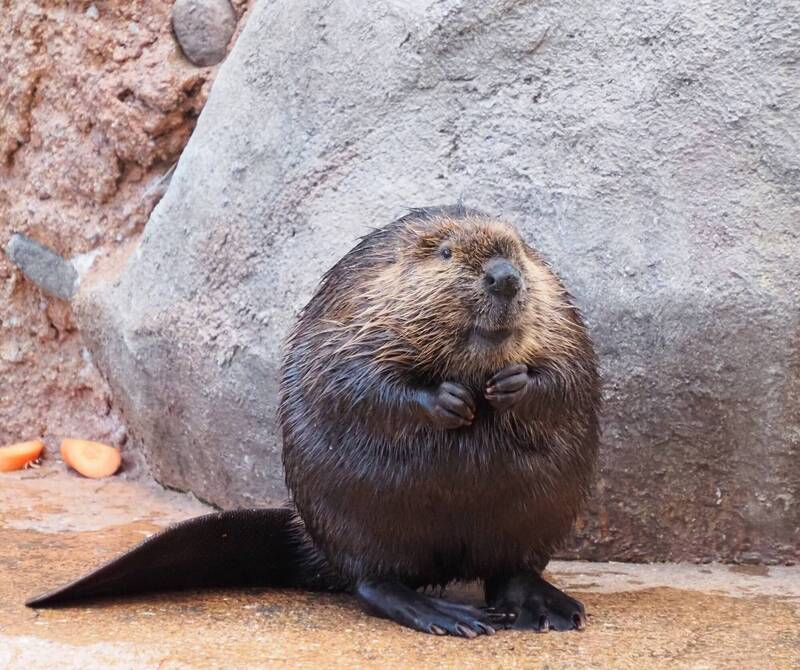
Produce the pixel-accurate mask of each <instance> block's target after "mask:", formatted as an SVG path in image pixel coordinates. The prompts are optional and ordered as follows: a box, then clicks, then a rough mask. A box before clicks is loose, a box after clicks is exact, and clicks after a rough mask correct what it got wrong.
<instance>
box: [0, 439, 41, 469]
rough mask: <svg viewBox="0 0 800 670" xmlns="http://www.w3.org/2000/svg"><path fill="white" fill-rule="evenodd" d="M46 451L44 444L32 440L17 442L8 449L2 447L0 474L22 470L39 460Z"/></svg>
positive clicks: (0, 451)
mask: <svg viewBox="0 0 800 670" xmlns="http://www.w3.org/2000/svg"><path fill="white" fill-rule="evenodd" d="M42 449H44V442H42V441H41V440H31V441H30V442H17V443H16V444H9V445H8V446H7V447H0V472H11V470H22V468H24V467H25V466H26V465H28V463H30V462H31V461H35V460H36V459H37V458H39V454H41V453H42Z"/></svg>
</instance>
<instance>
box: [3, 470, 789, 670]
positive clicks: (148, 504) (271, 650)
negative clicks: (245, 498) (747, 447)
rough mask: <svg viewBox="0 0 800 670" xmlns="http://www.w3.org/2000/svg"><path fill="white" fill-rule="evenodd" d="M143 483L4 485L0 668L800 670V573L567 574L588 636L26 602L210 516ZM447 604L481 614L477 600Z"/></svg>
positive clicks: (255, 610)
mask: <svg viewBox="0 0 800 670" xmlns="http://www.w3.org/2000/svg"><path fill="white" fill-rule="evenodd" d="M182 498H184V496H180V495H178V494H175V493H171V492H164V491H154V490H152V487H147V486H144V485H143V484H142V483H140V482H130V481H128V482H121V481H118V480H117V481H107V482H97V481H89V480H86V479H81V478H78V477H74V476H72V475H71V474H69V473H67V472H65V470H64V469H63V466H60V465H53V466H51V467H48V468H44V469H42V470H38V471H25V472H19V473H4V474H2V475H0V547H2V548H3V549H2V552H0V567H2V568H3V573H4V575H6V576H8V577H9V578H8V579H0V668H3V670H30V669H31V668H37V669H38V668H53V669H54V670H73V669H74V670H86V669H87V668H92V669H93V668H103V669H104V670H155V669H156V668H158V669H160V670H188V669H189V668H192V669H194V670H211V669H218V670H276V669H279V668H305V669H308V668H342V669H345V668H346V669H348V670H349V669H350V668H359V669H361V668H379V669H381V670H385V669H387V668H391V669H394V668H397V669H398V670H399V669H403V670H404V669H406V668H437V669H439V668H452V669H454V670H455V669H457V670H465V669H473V668H474V669H478V670H486V669H488V668H504V669H506V668H508V669H513V670H523V669H524V670H577V669H598V668H603V669H605V668H613V669H614V670H642V668H647V669H648V670H650V669H653V670H657V669H660V668H681V669H684V670H711V669H713V670H728V669H730V670H741V669H742V668H768V669H769V670H796V669H797V667H798V666H800V567H797V566H795V567H772V568H767V567H766V566H722V565H700V566H698V565H687V564H683V565H653V566H649V565H626V564H622V563H585V562H563V561H559V562H557V563H555V564H553V565H552V566H551V571H550V576H551V578H552V579H553V580H554V581H555V582H556V583H557V584H559V585H560V586H562V587H563V588H566V589H567V590H568V591H570V592H573V593H575V594H576V595H578V596H579V597H580V598H581V600H583V602H584V603H585V604H586V606H587V610H588V612H589V625H588V626H587V628H586V630H585V631H583V632H581V633H549V634H546V635H542V634H536V633H531V632H526V631H499V632H498V633H497V634H496V635H493V636H491V637H481V638H478V639H476V640H463V639H453V638H440V637H436V636H432V635H423V634H421V633H416V632H414V631H410V630H407V629H404V628H401V627H400V626H398V625H396V624H393V623H391V622H388V621H382V620H380V619H376V618H374V617H368V616H367V615H366V614H364V613H363V612H361V610H360V608H359V607H358V606H357V605H356V604H355V602H354V601H353V599H352V598H349V597H346V596H341V595H330V594H310V593H304V592H302V591H292V590H274V589H231V590H226V591H222V590H211V591H203V592H187V593H177V594H162V595H146V596H140V597H136V598H127V599H121V600H116V601H108V602H102V603H101V602H94V603H85V604H84V605H82V606H80V607H76V608H71V609H66V610H65V609H61V610H58V609H56V610H41V611H38V612H37V611H33V610H30V609H26V608H25V607H24V606H23V604H22V603H23V601H24V599H25V598H26V597H29V596H30V595H31V594H33V593H37V592H40V591H41V590H43V589H46V588H49V587H51V586H55V585H57V584H61V583H63V582H64V581H66V580H68V579H71V578H72V577H75V576H76V575H78V574H81V573H82V572H84V571H85V570H86V568H87V567H88V566H90V565H91V566H94V565H98V564H100V563H102V562H103V561H105V560H107V559H109V558H111V557H112V556H115V555H117V554H119V553H120V552H121V551H123V550H124V549H126V548H128V547H130V546H131V545H132V544H134V543H135V542H138V541H140V540H141V539H142V538H143V537H144V536H146V535H149V534H150V533H153V532H155V531H156V530H158V529H159V528H160V527H162V526H164V525H165V524H167V523H169V522H172V521H176V520H179V519H182V518H186V517H189V516H193V515H196V514H198V513H199V512H201V511H202V506H201V505H198V504H197V503H196V502H195V503H192V502H191V501H187V500H182ZM448 595H449V596H450V597H453V598H458V599H464V600H468V601H469V600H472V599H477V598H478V596H479V593H478V590H477V588H476V587H475V586H472V585H471V586H470V587H468V588H463V587H458V588H457V589H456V590H454V592H449V594H448Z"/></svg>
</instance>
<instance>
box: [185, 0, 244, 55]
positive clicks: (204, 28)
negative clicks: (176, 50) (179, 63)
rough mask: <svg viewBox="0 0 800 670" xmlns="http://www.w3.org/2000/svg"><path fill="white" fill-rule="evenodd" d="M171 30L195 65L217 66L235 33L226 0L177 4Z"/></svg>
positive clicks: (233, 19) (233, 20)
mask: <svg viewBox="0 0 800 670" xmlns="http://www.w3.org/2000/svg"><path fill="white" fill-rule="evenodd" d="M172 30H173V31H174V33H175V37H176V39H177V40H178V44H180V47H181V50H182V51H183V53H184V55H185V56H186V58H188V59H189V60H190V61H191V62H192V63H193V64H194V65H198V66H200V67H205V66H208V65H216V64H217V63H219V62H220V61H221V60H222V59H223V58H225V54H226V52H227V48H228V42H230V41H231V37H232V36H233V32H234V30H236V13H235V12H234V11H233V7H231V4H230V2H228V0H176V1H175V4H174V5H173V6H172Z"/></svg>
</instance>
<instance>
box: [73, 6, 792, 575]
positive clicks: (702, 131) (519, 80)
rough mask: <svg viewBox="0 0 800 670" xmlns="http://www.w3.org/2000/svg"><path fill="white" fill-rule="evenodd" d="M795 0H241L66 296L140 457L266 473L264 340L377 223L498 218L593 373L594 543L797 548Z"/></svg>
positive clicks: (227, 493)
mask: <svg viewBox="0 0 800 670" xmlns="http://www.w3.org/2000/svg"><path fill="white" fill-rule="evenodd" d="M792 8H793V5H792V3H790V2H788V1H785V0H784V1H783V2H777V3H760V4H753V3H748V2H745V1H744V0H738V1H735V2H722V1H721V0H702V1H701V2H696V0H691V2H690V1H689V0H670V1H669V2H662V1H658V2H656V1H655V0H648V1H646V2H644V3H638V4H636V5H635V6H632V5H631V4H630V3H627V2H619V1H612V2H606V1H604V2H599V1H598V2H588V3H568V2H562V1H560V0H547V1H545V2H505V1H500V0H496V1H492V2H478V1H477V0H445V1H444V2H434V1H433V0H415V1H414V2H408V3H405V2H404V3H392V2H377V3H369V4H359V5H358V6H357V7H356V6H355V5H353V4H351V3H332V2H326V3H319V2H311V1H310V0H282V1H276V2H269V3H267V2H262V3H261V4H259V5H257V6H256V8H255V9H254V10H253V13H252V15H251V18H250V20H249V22H248V25H247V27H246V29H245V31H244V33H243V34H242V37H241V38H240V40H239V42H238V43H237V45H236V47H235V49H234V50H233V52H232V54H231V55H230V56H229V58H228V59H227V61H226V62H225V64H224V65H223V66H222V70H221V75H220V77H219V79H218V80H217V82H216V83H215V85H214V90H213V93H212V95H211V97H210V99H209V102H208V105H207V107H206V108H205V110H204V111H203V114H202V116H201V118H200V120H199V123H198V127H197V131H196V132H195V134H194V135H193V137H192V139H191V141H190V142H189V144H188V146H187V148H186V150H185V152H184V153H183V155H182V157H181V160H180V162H179V164H178V167H177V169H176V172H175V175H174V178H173V180H172V183H171V185H170V187H169V190H168V192H167V194H166V195H165V197H164V199H163V200H162V201H161V203H160V204H159V206H158V207H157V208H156V209H155V211H154V213H153V215H152V217H151V219H150V221H149V223H148V224H147V227H146V229H145V232H144V235H143V238H142V242H141V246H140V247H139V248H138V249H137V250H136V251H135V253H134V254H133V255H132V256H131V261H130V263H129V265H128V266H127V268H126V270H125V272H124V273H123V274H122V276H121V277H120V278H119V281H118V282H115V283H109V282H100V281H98V282H95V283H94V284H92V285H91V286H90V285H88V284H87V286H86V290H83V291H82V292H81V294H80V295H79V302H80V314H81V324H82V327H83V328H84V329H85V331H86V333H87V334H88V337H89V339H90V341H91V342H92V343H93V347H94V348H95V351H96V352H97V355H98V360H99V362H100V364H101V366H102V369H103V370H104V371H105V373H106V374H107V375H108V377H109V379H110V381H111V383H112V386H113V388H114V391H115V397H117V398H118V399H119V402H120V404H121V406H122V407H123V408H124V410H125V413H126V415H127V417H128V419H129V423H130V427H131V429H132V431H133V435H134V438H135V442H136V444H137V445H138V446H140V447H141V448H142V449H143V450H144V453H145V454H146V456H147V458H148V459H149V462H150V464H151V466H152V469H153V472H154V473H155V475H156V476H157V477H158V479H159V480H160V481H162V482H164V483H166V484H168V485H170V486H175V487H179V488H183V489H190V490H192V491H195V492H196V493H197V494H198V495H200V496H201V497H203V498H206V499H209V500H211V501H213V502H216V503H218V504H221V505H225V506H230V505H235V504H252V503H254V502H255V503H261V502H266V501H268V500H270V499H276V498H280V497H281V496H282V495H283V492H282V486H281V481H282V476H281V468H280V458H279V448H280V446H279V437H278V435H277V434H276V430H275V423H274V411H275V404H276V398H277V369H278V365H279V356H280V350H281V343H282V340H283V338H284V336H285V334H286V332H287V329H288V328H289V326H290V324H291V322H292V320H293V319H294V317H295V314H296V312H297V311H298V309H300V307H301V306H302V305H303V304H304V303H305V302H306V300H307V299H308V298H309V296H310V295H311V292H312V291H313V288H314V286H315V284H316V282H317V281H318V279H319V277H320V275H321V273H322V272H323V271H324V270H325V269H326V268H328V267H329V266H330V265H331V264H332V263H333V262H334V261H335V260H336V259H337V258H338V257H339V256H341V255H342V254H343V253H344V252H345V251H346V250H347V249H348V248H350V247H351V246H352V245H353V243H354V241H355V240H356V238H357V237H358V236H359V235H361V234H363V233H364V232H366V231H367V230H368V229H369V227H370V226H375V225H380V224H383V223H385V222H388V221H389V220H391V219H393V218H394V217H396V216H398V215H400V214H402V213H403V212H404V207H405V206H409V205H413V206H416V205H424V204H431V203H440V202H452V201H454V200H455V199H456V198H458V197H459V196H463V197H464V198H465V199H466V202H467V204H469V205H473V206H480V207H483V208H486V209H488V210H490V211H493V212H497V213H502V214H503V215H506V216H507V217H509V218H510V219H512V220H513V221H515V222H516V223H517V224H518V225H519V226H520V228H521V229H522V230H523V231H524V234H525V235H526V237H527V238H529V239H530V241H531V242H533V243H535V244H536V245H537V246H538V247H540V248H541V249H542V250H543V251H544V252H545V254H546V255H547V256H548V257H549V258H550V259H551V261H552V262H553V264H554V266H555V267H556V268H557V269H558V270H559V271H560V273H561V274H562V275H563V276H564V277H565V279H566V281H567V284H568V285H569V286H570V287H571V288H572V289H573V291H574V293H575V295H576V297H577V300H578V302H579V304H580V305H582V306H583V308H584V311H585V313H586V316H587V319H588V322H589V325H590V327H591V330H592V332H593V334H594V337H595V339H596V342H597V346H598V350H599V353H600V356H601V358H602V365H603V372H604V376H605V380H606V409H605V418H604V425H605V436H604V448H603V451H602V465H601V472H600V477H599V484H598V493H597V495H596V497H595V499H594V502H593V504H592V507H591V509H590V510H589V512H588V513H587V514H586V515H585V517H584V518H583V519H582V520H581V522H580V524H579V528H578V537H577V540H576V543H575V547H576V548H575V550H574V551H572V552H571V553H572V554H574V555H579V556H583V557H589V558H593V559H602V558H608V557H613V558H616V559H631V560H646V559H670V560H673V559H676V560H677V559H681V560H682V559H695V560H709V559H723V560H735V561H752V560H757V559H760V560H765V561H769V562H776V561H794V560H797V559H798V558H800V477H798V472H799V471H800V409H799V408H800V315H799V314H798V309H797V300H798V287H799V286H800V262H798V261H800V231H799V230H798V227H797V221H798V217H799V216H800V200H799V199H798V187H799V186H800V151H798V138H799V137H800V72H799V71H798V62H799V61H798V59H799V58H800V51H798V49H799V48H800V47H799V46H798V45H800V18H799V17H798V15H797V13H796V12H794V11H792Z"/></svg>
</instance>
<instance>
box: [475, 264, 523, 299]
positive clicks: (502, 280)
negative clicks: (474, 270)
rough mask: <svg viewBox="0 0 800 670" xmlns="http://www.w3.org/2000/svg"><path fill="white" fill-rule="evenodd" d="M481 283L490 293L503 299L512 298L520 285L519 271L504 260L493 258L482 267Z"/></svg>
mask: <svg viewBox="0 0 800 670" xmlns="http://www.w3.org/2000/svg"><path fill="white" fill-rule="evenodd" d="M483 273H484V274H483V283H484V284H485V285H486V288H487V289H488V290H489V292H490V293H493V294H494V295H497V296H501V297H503V298H508V299H510V298H513V297H514V296H515V295H517V293H518V292H519V288H520V286H521V285H522V277H521V276H520V274H519V270H517V268H515V267H514V266H513V265H512V264H511V263H509V262H508V261H507V260H506V259H505V258H493V259H492V260H490V261H489V262H488V263H486V265H484V266H483Z"/></svg>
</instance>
